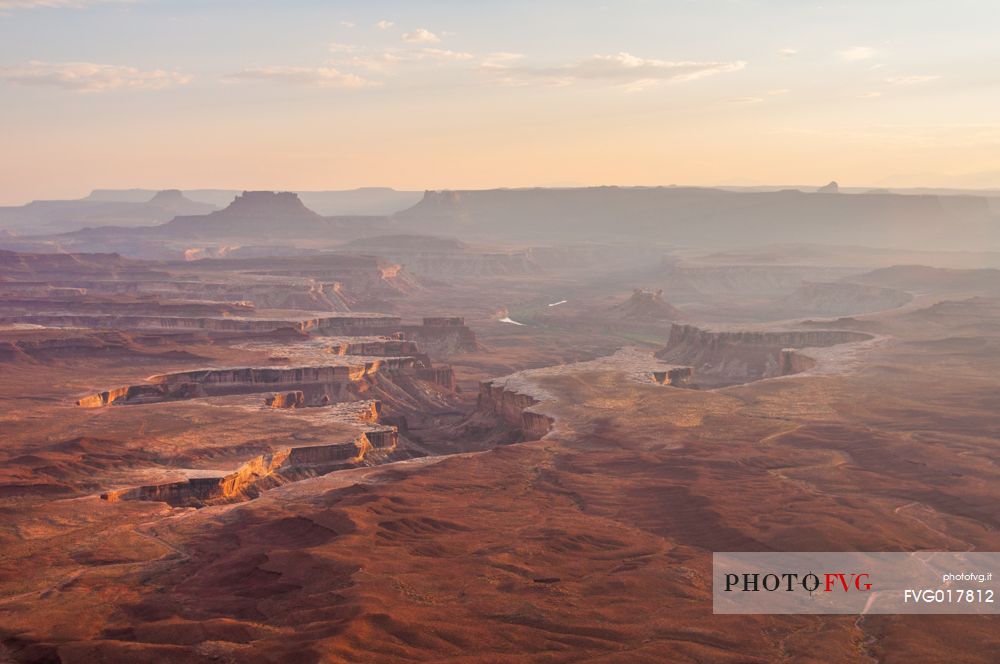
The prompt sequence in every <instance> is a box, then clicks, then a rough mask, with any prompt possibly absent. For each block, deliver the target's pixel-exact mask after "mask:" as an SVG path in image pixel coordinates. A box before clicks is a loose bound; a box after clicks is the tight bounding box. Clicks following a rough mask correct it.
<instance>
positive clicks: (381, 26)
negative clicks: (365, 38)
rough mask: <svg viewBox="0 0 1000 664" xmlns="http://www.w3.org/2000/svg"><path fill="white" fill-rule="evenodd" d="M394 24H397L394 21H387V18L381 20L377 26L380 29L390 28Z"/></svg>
mask: <svg viewBox="0 0 1000 664" xmlns="http://www.w3.org/2000/svg"><path fill="white" fill-rule="evenodd" d="M394 25H396V24H395V23H393V22H392V21H386V20H385V19H382V20H381V21H379V22H378V23H376V24H375V27H376V28H378V29H379V30H388V29H389V28H391V27H392V26H394Z"/></svg>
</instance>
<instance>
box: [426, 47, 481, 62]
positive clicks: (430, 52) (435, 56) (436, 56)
mask: <svg viewBox="0 0 1000 664" xmlns="http://www.w3.org/2000/svg"><path fill="white" fill-rule="evenodd" d="M411 57H412V59H414V60H471V59H472V58H473V57H475V56H473V55H472V54H471V53H465V52H462V51H449V50H446V49H441V48H422V49H420V50H419V51H415V52H413V53H412V54H411Z"/></svg>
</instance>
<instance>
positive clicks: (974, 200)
mask: <svg viewBox="0 0 1000 664" xmlns="http://www.w3.org/2000/svg"><path fill="white" fill-rule="evenodd" d="M824 190H827V191H829V189H827V188H826V187H824ZM394 219H395V220H396V221H397V222H398V223H400V224H405V226H406V227H407V228H408V229H412V231H414V232H421V233H429V234H444V235H451V234H457V235H458V236H459V237H461V238H462V239H463V240H465V241H470V240H480V239H482V240H496V239H501V240H506V241H517V242H533V243H544V242H553V241H564V240H565V239H566V238H567V237H573V238H574V240H575V241H601V242H607V241H614V242H624V241H629V240H639V241H641V242H643V243H645V244H652V243H669V244H672V245H692V246H696V247H700V248H711V249H724V248H732V247H738V246H744V247H745V246H759V245H763V244H769V243H789V242H791V243H796V244H838V245H845V244H855V245H864V246H871V247H891V248H906V249H933V250H935V251H938V250H942V249H972V248H976V249H978V248H981V247H983V246H992V245H993V244H995V242H996V240H997V236H998V231H997V226H996V224H995V222H994V218H993V212H992V210H991V208H990V202H989V199H987V198H986V197H985V196H946V195H897V194H848V193H844V192H839V193H838V195H836V196H831V195H822V196H818V195H816V194H815V193H812V192H804V191H798V190H788V191H727V190H722V189H713V188H706V187H676V188H670V187H588V188H580V189H541V188H536V189H494V190H481V191H430V192H427V193H426V194H425V195H424V198H423V199H422V200H421V201H420V202H419V203H417V204H416V205H414V206H413V207H411V208H409V209H407V210H403V211H401V212H398V213H396V214H395V215H394Z"/></svg>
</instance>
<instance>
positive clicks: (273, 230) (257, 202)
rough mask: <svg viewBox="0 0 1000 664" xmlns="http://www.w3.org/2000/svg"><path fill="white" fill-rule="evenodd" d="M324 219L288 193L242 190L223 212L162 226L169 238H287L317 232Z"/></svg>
mask: <svg viewBox="0 0 1000 664" xmlns="http://www.w3.org/2000/svg"><path fill="white" fill-rule="evenodd" d="M322 221H323V217H321V216H320V215H318V214H316V213H315V212H313V211H312V210H310V209H309V208H307V207H306V206H305V205H304V204H303V203H302V201H301V200H300V199H299V196H298V194H296V193H294V192H290V191H282V192H273V191H245V192H243V193H242V194H240V195H239V196H237V197H236V198H235V199H234V200H233V202H232V203H230V204H229V205H228V206H227V207H225V208H224V209H222V210H218V211H216V212H212V213H211V214H207V215H197V216H179V217H176V218H174V220H173V221H171V222H169V223H167V224H165V225H164V226H163V227H162V230H163V232H165V233H167V234H169V235H183V236H198V235H209V236H253V237H260V236H262V235H267V236H270V237H275V238H278V237H282V236H287V235H288V234H289V233H293V234H297V233H301V232H303V231H306V232H312V233H319V232H320V231H321V230H322V228H323V226H322V224H321V222H322Z"/></svg>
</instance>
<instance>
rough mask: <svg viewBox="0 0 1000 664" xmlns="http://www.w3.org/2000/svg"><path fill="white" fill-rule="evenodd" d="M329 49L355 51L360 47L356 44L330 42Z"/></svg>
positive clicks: (333, 50)
mask: <svg viewBox="0 0 1000 664" xmlns="http://www.w3.org/2000/svg"><path fill="white" fill-rule="evenodd" d="M327 49H328V50H329V51H330V52H331V53H353V52H354V51H356V50H358V47H357V46H355V45H354V44H340V43H338V42H330V45H329V46H328V47H327Z"/></svg>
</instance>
